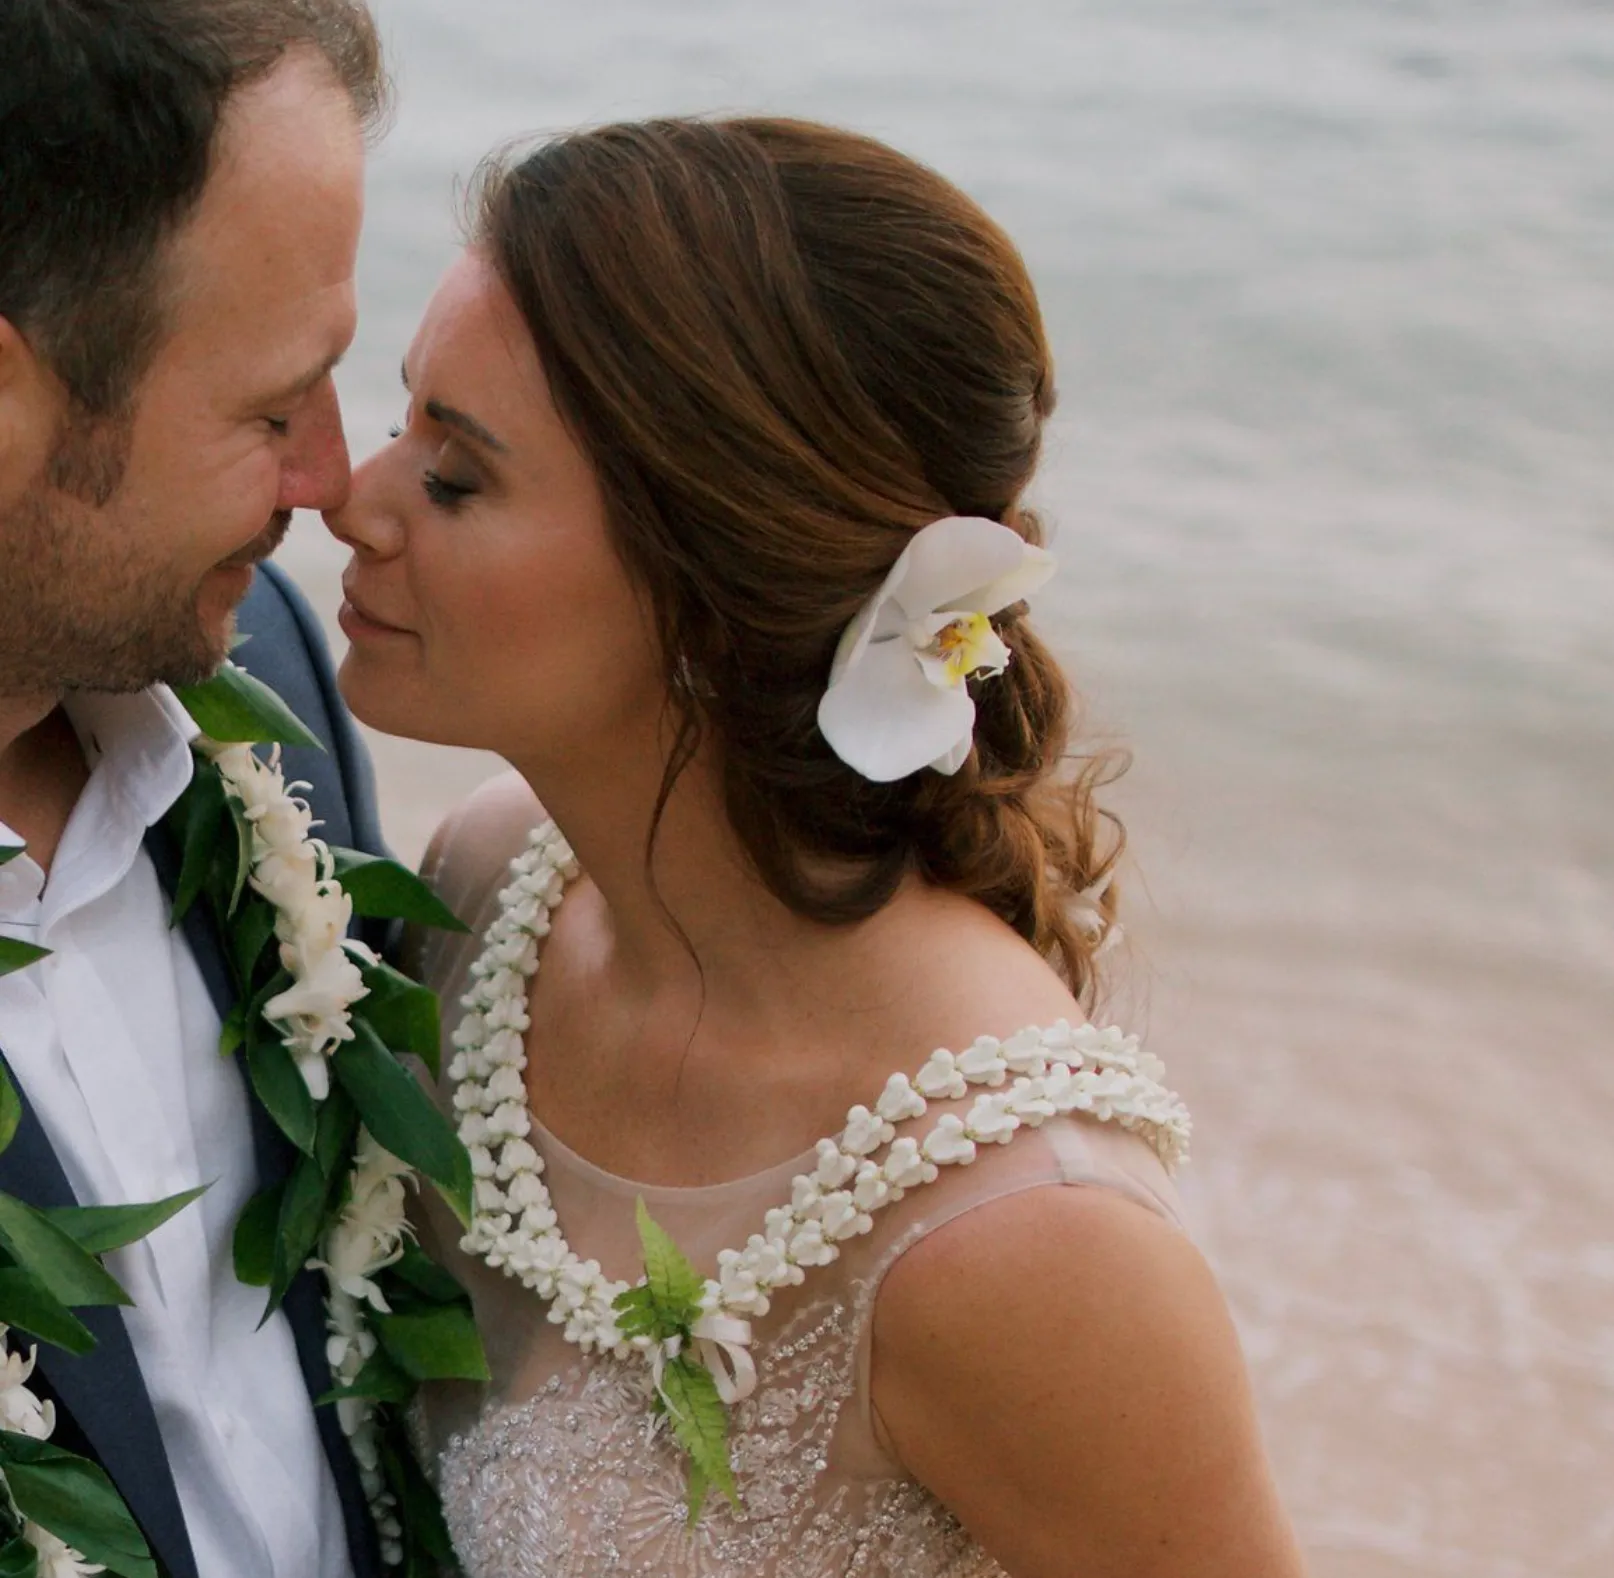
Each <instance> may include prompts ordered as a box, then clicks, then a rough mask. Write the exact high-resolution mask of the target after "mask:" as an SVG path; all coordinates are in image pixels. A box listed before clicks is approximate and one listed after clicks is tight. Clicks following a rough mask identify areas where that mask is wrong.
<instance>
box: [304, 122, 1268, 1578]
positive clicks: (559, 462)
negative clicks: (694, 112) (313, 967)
mask: <svg viewBox="0 0 1614 1578" xmlns="http://www.w3.org/2000/svg"><path fill="white" fill-rule="evenodd" d="M405 380H406V383H407V385H408V388H409V390H410V404H409V414H408V419H407V422H406V424H405V425H404V427H403V428H402V429H401V430H400V431H399V432H398V433H397V435H396V438H395V442H394V443H393V444H392V445H391V446H390V447H389V448H387V449H385V450H384V451H382V452H381V453H380V454H379V455H377V456H376V457H375V458H374V459H372V460H371V461H370V462H369V463H368V464H367V465H366V466H365V467H364V468H362V470H361V471H360V472H359V473H358V475H357V476H356V478H355V481H354V488H353V495H352V499H351V501H350V502H349V503H348V504H347V505H346V506H345V507H344V508H343V509H342V510H341V511H339V512H337V513H335V514H333V515H331V516H330V517H329V524H330V527H331V529H332V531H334V532H335V533H336V535H337V536H338V537H339V538H341V540H342V541H343V542H345V543H347V544H348V545H349V546H350V547H351V548H352V549H353V554H354V557H353V562H352V565H351V567H350V569H349V572H348V575H347V577H346V580H345V582H344V585H345V588H346V591H347V598H348V601H347V606H346V607H345V608H344V610H343V615H342V620H343V625H344V628H345V629H346V631H347V633H348V635H349V637H350V638H351V641H352V650H351V652H350V653H349V655H348V657H347V659H346V662H345V664H344V666H343V688H344V691H345V693H346V695H347V698H348V700H349V702H350V704H351V705H352V707H353V709H354V711H355V712H356V713H357V714H358V715H359V716H360V717H361V718H363V719H365V720H366V721H368V722H369V723H371V724H373V725H375V726H376V727H378V728H382V729H386V730H391V731H394V732H397V733H400V734H408V735H413V736H416V737H418V738H422V739H429V740H436V741H442V742H446V743H453V744H457V745H467V746H479V747H483V748H486V749H490V750H494V751H497V752H499V753H500V754H501V755H503V756H504V757H505V758H506V759H507V760H508V761H509V762H511V763H512V764H513V766H514V767H515V768H516V769H517V772H516V774H514V775H512V776H510V777H509V778H507V779H503V780H499V781H496V782H495V783H494V784H493V785H491V786H489V787H488V788H486V789H484V790H483V791H481V792H479V793H478V794H477V795H475V796H473V798H472V799H471V800H470V801H469V802H468V803H467V804H466V805H465V806H464V807H463V808H462V809H461V810H460V811H459V812H457V813H456V814H455V815H454V816H452V817H451V818H450V819H449V821H448V822H447V823H446V824H445V826H444V828H443V829H442V830H441V831H440V833H439V835H438V837H437V839H436V840H435V842H434V845H433V849H432V851H431V853H430V855H429V856H428V868H429V871H430V873H431V875H432V877H433V880H434V881H435V882H436V883H437V885H438V886H439V889H440V891H441V892H442V893H443V895H444V896H445V897H446V898H447V900H448V901H449V903H450V904H451V905H453V906H454V907H455V908H456V909H457V910H458V911H459V912H460V913H461V914H462V915H466V916H467V917H468V918H470V917H474V923H475V928H476V932H477V936H476V937H475V938H473V939H472V940H471V941H470V942H469V943H467V944H466V945H465V946H464V947H457V946H456V945H455V944H454V943H453V942H452V941H450V942H445V943H441V944H437V945H433V948H432V950H431V951H429V952H428V953H427V955H426V958H425V961H424V963H425V969H426V973H427V977H428V979H429V980H430V982H431V984H433V985H434V986H436V987H437V988H439V989H440V990H441V991H442V993H443V994H444V999H445V1002H446V1003H449V1004H451V1005H452V1004H460V1003H461V1002H462V999H463V1006H462V1007H460V1008H458V1009H454V1010H452V1011H450V1013H449V1014H448V1016H447V1024H446V1026H445V1028H446V1029H447V1030H448V1031H449V1032H450V1041H451V1046H450V1055H449V1059H448V1067H447V1072H446V1074H445V1079H444V1090H443V1098H444V1100H445V1101H447V1102H451V1103H452V1104H453V1107H454V1109H455V1111H456V1112H457V1113H458V1114H459V1116H460V1120H461V1125H462V1126H461V1134H462V1137H463V1138H464V1139H465V1140H466V1143H467V1145H468V1146H469V1147H470V1149H471V1154H472V1158H473V1162H474V1164H475V1167H476V1171H477V1174H478V1208H477V1213H476V1217H475V1220H474V1221H473V1223H472V1226H471V1230H470V1232H469V1234H467V1235H466V1236H465V1238H464V1241H463V1244H464V1248H465V1250H466V1254H465V1255H464V1256H463V1257H462V1258H461V1259H460V1260H459V1261H457V1262H456V1264H457V1266H458V1268H459V1269H460V1270H461V1272H462V1274H463V1276H464V1278H465V1280H466V1281H467V1283H468V1285H469V1286H470V1287H471V1289H472V1293H473V1296H474V1298H475V1301H476V1305H477V1311H478V1318H479V1320H480V1322H481V1323H482V1326H483V1330H484V1334H485V1338H486V1342H487V1347H488V1352H489V1357H490V1363H491V1367H492V1372H493V1379H492V1383H491V1385H490V1386H489V1387H487V1388H486V1389H485V1391H479V1392H477V1393H476V1394H475V1395H468V1394H466V1393H460V1394H454V1393H452V1392H450V1391H449V1390H447V1389H444V1391H443V1392H442V1393H441V1394H440V1395H438V1396H435V1397H433V1398H431V1399H430V1400H429V1403H428V1406H427V1408H426V1411H425V1413H426V1417H425V1420H424V1423H425V1426H426V1432H425V1433H426V1435H427V1436H428V1438H429V1445H430V1450H431V1453H432V1455H433V1456H434V1457H435V1458H436V1460H437V1467H438V1473H439V1478H440V1482H441V1488H442V1491H443V1496H444V1501H445V1507H446V1510H447V1514H448V1519H449V1524H450V1528H451V1530H452V1532H453V1534H454V1537H455V1541H456V1544H457V1547H458V1550H459V1553H460V1558H461V1561H462V1563H463V1565H464V1570H465V1572H466V1573H467V1574H468V1575H471V1578H514V1575H516V1574H523V1575H528V1574H534V1575H535V1574H545V1575H558V1574H590V1575H593V1574H599V1573H606V1572H624V1573H628V1572H631V1573H647V1574H663V1573H664V1574H686V1573H687V1574H696V1573H699V1574H703V1575H717V1574H723V1575H728V1574H733V1575H736V1578H737V1575H740V1574H744V1575H747V1578H750V1575H758V1574H769V1575H786V1574H789V1575H798V1574H799V1575H808V1574H811V1575H821V1578H829V1575H832V1574H833V1575H837V1578H838V1575H841V1574H845V1573H850V1572H859V1573H863V1572H867V1573H888V1574H898V1573H900V1574H904V1575H907V1574H915V1575H925V1574H943V1573H946V1574H964V1573H969V1574H975V1573H997V1572H1007V1573H1010V1574H1013V1575H1016V1578H1052V1575H1056V1574H1057V1575H1060V1578H1064V1575H1068V1574H1072V1573H1080V1574H1083V1575H1116V1578H1121V1575H1125V1578H1142V1575H1145V1574H1165V1573H1171V1574H1182V1573H1188V1572H1192V1573H1194V1574H1196V1575H1206V1578H1210V1575H1220V1574H1227V1575H1229V1578H1233V1575H1237V1578H1250V1575H1252V1574H1257V1573H1259V1574H1263V1575H1267V1574H1270V1575H1282V1574H1292V1573H1296V1572H1298V1571H1299V1565H1298V1561H1297V1558H1296V1555H1295V1552H1294V1547H1293V1544H1292V1542H1291V1538H1290V1536H1289V1534H1288V1532H1287V1529H1286V1526H1285V1522H1284V1519H1283V1516H1282V1514H1281V1512H1280V1510H1279V1508H1278V1506H1277V1503H1276V1500H1275V1497H1274V1494H1273V1490H1272V1487H1271V1484H1270V1480H1269V1476H1268V1472H1267V1469H1266V1466H1265V1462H1264V1458H1263V1454H1262V1450H1261V1447H1260V1444H1259V1440H1258V1435H1257V1430H1256V1426H1255V1423H1254V1420H1253V1417H1252V1410H1251V1406H1250V1401H1249V1396H1248V1392H1247V1387H1246V1381H1245V1377H1244V1373H1243V1368H1242V1364H1241V1360H1240V1357H1239V1353H1238V1348H1237V1343H1236V1340H1235V1338H1234V1335H1233V1333H1232V1330H1231V1328H1230V1325H1229V1322H1228V1319H1227V1316H1226V1313H1225V1311H1224V1307H1223V1304H1222V1301H1221V1299H1220V1297H1219V1295H1218V1292H1217V1290H1216V1288H1215V1286H1214V1284H1213V1282H1212V1279H1211V1277H1210V1275H1209V1273H1208V1271H1207V1270H1206V1268H1205V1265H1204V1263H1203V1261H1202V1260H1201V1259H1200V1257H1199V1255H1198V1254H1197V1253H1196V1251H1195V1250H1194V1249H1193V1247H1192V1246H1191V1245H1190V1243H1189V1242H1188V1240H1187V1238H1186V1237H1185V1236H1184V1235H1183V1233H1182V1232H1181V1231H1180V1226H1179V1221H1178V1215H1177V1206H1176V1203H1175V1198H1174V1196H1173V1193H1172V1189H1171V1185H1170V1183H1169V1181H1168V1177H1167V1168H1166V1165H1165V1164H1166V1163H1167V1162H1169V1161H1172V1160H1175V1159H1176V1157H1177V1155H1178V1154H1179V1152H1180V1151H1181V1148H1182V1142H1183V1140H1184V1138H1185V1133H1186V1127H1185V1115H1184V1114H1183V1113H1182V1111H1181V1109H1180V1107H1179V1106H1178V1104H1177V1103H1176V1100H1175V1098H1174V1097H1172V1096H1171V1094H1170V1092H1169V1091H1166V1090H1165V1089H1164V1087H1163V1086H1161V1085H1160V1084H1159V1081H1158V1068H1157V1065H1155V1064H1154V1063H1153V1060H1152V1059H1148V1058H1146V1057H1144V1056H1142V1055H1140V1054H1138V1053H1137V1052H1136V1050H1135V1047H1134V1045H1133V1044H1132V1043H1131V1042H1129V1041H1127V1040H1125V1039H1124V1038H1122V1037H1121V1036H1120V1035H1119V1034H1118V1033H1116V1032H1099V1031H1097V1030H1094V1029H1092V1028H1091V1027H1086V1026H1085V1025H1084V1020H1083V1011H1082V1007H1081V1004H1082V1002H1083V1001H1091V1000H1092V999H1093V996H1094V993H1095V990H1096V982H1097V978H1096V974H1095V959H1096V956H1097V954H1098V953H1099V952H1100V950H1101V948H1102V945H1103V942H1104V939H1105V937H1106V935H1107V933H1108V932H1109V930H1110V927H1111V915H1112V905H1113V900H1112V897H1111V892H1110V889H1109V887H1108V882H1109V877H1110V873H1111V872H1112V870H1113V868H1114V864H1115V861H1116V858H1117V856H1118V853H1119V839H1118V837H1117V836H1115V835H1113V834H1112V832H1111V828H1112V826H1113V824H1111V823H1109V822H1107V821H1106V819H1105V818H1104V817H1103V816H1102V815H1101V813H1099V812H1098V811H1097V810H1096V808H1095V806H1094V803H1093V799H1092V789H1093V787H1094V784H1095V782H1096V781H1098V779H1099V778H1100V777H1101V774H1102V768H1103V764H1102V762H1098V761H1089V762H1088V763H1087V764H1086V765H1085V766H1084V767H1083V768H1082V770H1081V771H1080V772H1078V773H1077V774H1076V775H1075V776H1074V779H1072V778H1071V776H1070V775H1069V774H1068V773H1065V772H1063V771H1062V766H1063V763H1064V760H1065V755H1066V747H1067V724H1068V702H1067V688H1066V682H1065V680H1064V677H1063V676H1062V674H1061V673H1060V670H1059V668H1058V667H1057V665H1056V664H1055V663H1054V661H1053V659H1052V658H1051V657H1050V655H1049V653H1048V652H1047V650H1046V649H1045V648H1044V647H1043V646H1042V644H1041V643H1040V642H1039V640H1038V639H1037V637H1036V636H1035V634H1034V633H1033V631H1032V628H1031V625H1030V623H1029V622H1028V619H1027V615H1026V610H1025V605H1024V602H1023V598H1024V596H1025V595H1026V594H1028V593H1029V592H1031V591H1033V590H1034V589H1035V587H1036V586H1037V585H1038V584H1040V582H1041V581H1042V580H1044V579H1045V578H1046V575H1047V573H1048V572H1049V570H1050V568H1051V560H1050V559H1049V557H1048V556H1047V555H1046V554H1045V553H1044V552H1043V551H1042V550H1041V548H1040V547H1038V546H1037V544H1038V543H1039V542H1040V536H1041V533H1040V528H1039V526H1038V524H1037V522H1036V520H1035V518H1034V517H1033V516H1032V515H1031V514H1030V513H1029V512H1028V511H1027V510H1025V509H1024V508H1023V507H1022V506H1021V504H1020V499H1021V495H1022V492H1023V490H1024V489H1025V487H1026V484H1027V483H1028V482H1029V480H1030V478H1031V474H1032V470H1033V468H1034V465H1035V462H1036V458H1037V451H1038V444H1039V439H1040V435H1041V430H1042V426H1043V423H1044V420H1045V419H1046V417H1047V415H1048V413H1049V411H1050V409H1051V407H1052V404H1053V385H1052V373H1051V368H1050V365H1049V356H1048V349H1047V345H1046V343H1045V340H1044V336H1043V331H1042V326H1041V323H1040V319H1039V315H1038V309H1037V305H1036V300H1035V297H1034V295H1033V292H1032V289H1031V285H1030V282H1029V281H1028V279H1027V277H1026V274H1025V270H1024V267H1023V265H1022V263H1021V261H1020V259H1019V257H1018V255H1017V253H1016V252H1015V250H1014V248H1013V247H1012V245H1011V244H1010V243H1009V242H1008V240H1007V239H1006V238H1005V237H1004V236H1003V235H1002V233H1001V232H1000V231H999V230H998V229H997V228H996V227H995V226H994V225H993V224H992V223H991V222H990V221H989V220H988V219H987V218H986V217H985V216H984V215H983V214H982V213H981V212H980V210H979V209H978V208H976V207H975V205H974V204H972V203H971V202H970V201H969V200H968V199H966V198H965V197H964V196H962V194H960V193H959V192H958V191H956V190H955V189H954V188H952V187H951V186H950V185H948V184H947V183H946V182H944V181H942V180H941V179H940V178H939V177H937V176H936V175H934V174H932V173H931V172H930V171H928V170H925V169H923V168H921V167H920V166H918V165H916V164H914V163H912V162H911V161H909V160H907V159H905V158H903V157H901V156H900V155H898V154H896V153H894V152H892V151H891V150H889V149H887V148H885V147H883V146H881V145H879V144H877V143H874V142H871V141H867V140H865V139H863V138H859V137H855V136H852V135H849V134H847V133H843V132H839V131H833V130H830V129H828V128H824V127H819V126H812V125H806V124H802V123H798V122H788V121H777V120H733V121H726V122H717V123H709V122H689V121H662V122H654V123H650V124H645V125H638V126H617V127H611V128H607V129H605V130H601V131H596V132H591V133H587V134H583V135H578V136H573V137H569V138H566V139H563V140H561V141H558V142H555V143H552V144H550V145H549V146H547V147H544V148H542V149H540V150H539V151H538V152H536V153H534V154H532V155H531V156H530V157H527V158H525V159H523V160H522V161H521V162H519V163H516V164H514V165H512V166H510V167H508V168H496V169H493V170H492V171H491V172H490V173H489V174H487V175H486V177H485V179H484V182H483V185H482V189H481V193H480V204H479V212H478V216H477V220H476V226H475V233H474V239H473V242H472V245H471V247H470V249H469V250H468V251H467V252H466V254H465V255H464V256H463V257H462V258H461V259H460V261H459V262H458V263H457V264H456V265H455V266H454V267H453V269H452V270H451V271H450V273H449V275H448V276H447V278H446V279H445V281H444V283H443V285H442V286H441V288H440V289H439V290H438V292H437V294H436V296H435V297H434V299H433V301H432V303H431V305H430V307H429V309H428V311H427V314H426V317H425V320H424V322H423V323H422V325H421V328H420V331H419V333H418V335H417V336H416V338H415V341H414V343H413V345H412V346H411V347H410V349H409V352H408V355H407V357H406V361H405ZM535 829H536V830H538V831H537V832H536V833H535V832H534V830H535ZM512 861H514V864H513V865H512ZM1073 1026H1074V1027H1076V1028H1072V1027H1073ZM1028 1027H1030V1028H1028ZM1039 1027H1040V1028H1039ZM936 1048H950V1049H954V1052H936V1051H935V1049H936ZM955 1053H956V1055H955ZM983 1098H984V1099H983ZM993 1142H1001V1143H993ZM641 1204H642V1205H643V1206H644V1207H645V1208H647V1218H646V1219H641V1212H640V1211H639V1206H640V1205H641ZM433 1226H434V1228H435V1229H436V1230H437V1231H439V1232H440V1234H441V1235H442V1236H443V1237H444V1238H445V1239H447V1241H449V1242H453V1241H454V1239H456V1238H458V1236H459V1229H458V1228H457V1227H456V1226H455V1225H454V1224H453V1223H451V1222H446V1221H435V1222H434V1223H433ZM663 1233H664V1234H666V1235H670V1238H671V1240H672V1242H673V1243H675V1244H676V1246H677V1247H678V1250H679V1251H681V1252H682V1254H683V1255H685V1256H687V1257H688V1260H689V1262H690V1263H691V1266H692V1268H693V1271H692V1272H685V1273H680V1272H679V1271H678V1269H677V1267H676V1263H675V1262H676V1256H674V1255H672V1254H671V1252H670V1251H669V1250H668V1248H667V1240H666V1238H664V1237H662V1236H660V1235H661V1234H663ZM647 1273H648V1274H650V1276H651V1282H652V1288H653V1291H654V1295H655V1296H654V1297H651V1296H650V1295H647V1294H644V1293H639V1294H635V1293H633V1292H631V1291H628V1290H629V1289H631V1287H632V1286H633V1285H634V1284H636V1283H637V1282H638V1281H639V1280H640V1279H641V1277H644V1276H645V1275H646V1274H647ZM624 1293H626V1297H625V1298H624V1297H622V1295H623V1294H624ZM546 1317H547V1318H546ZM725 1431H726V1433H727V1440H726V1443H725V1441H724V1440H723V1439H722V1437H723V1433H724V1432H725ZM730 1466H732V1475H733V1478H732V1482H730V1481H729V1479H728V1477H727V1476H728V1472H729V1468H730ZM731 1493H732V1495H731Z"/></svg>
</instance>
